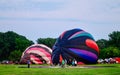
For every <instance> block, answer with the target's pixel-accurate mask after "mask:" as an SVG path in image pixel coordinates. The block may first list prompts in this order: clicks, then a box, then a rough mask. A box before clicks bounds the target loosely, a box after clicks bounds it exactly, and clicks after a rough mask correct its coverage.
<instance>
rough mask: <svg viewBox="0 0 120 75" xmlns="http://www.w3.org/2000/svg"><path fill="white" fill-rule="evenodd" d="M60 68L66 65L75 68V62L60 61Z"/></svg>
mask: <svg viewBox="0 0 120 75" xmlns="http://www.w3.org/2000/svg"><path fill="white" fill-rule="evenodd" d="M59 65H60V66H61V67H65V66H66V65H68V66H77V61H76V60H75V59H73V60H71V59H69V60H68V61H67V60H62V62H60V64H59Z"/></svg>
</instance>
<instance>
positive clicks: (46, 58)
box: [20, 44, 52, 64]
mask: <svg viewBox="0 0 120 75" xmlns="http://www.w3.org/2000/svg"><path fill="white" fill-rule="evenodd" d="M51 53H52V50H51V49H50V48H49V47H47V46H45V45H43V44H34V45H32V46H30V47H28V48H27V49H26V50H25V51H24V52H23V54H22V56H21V61H20V62H21V63H26V62H27V60H30V61H31V62H32V63H35V64H43V62H46V63H47V64H50V62H51Z"/></svg>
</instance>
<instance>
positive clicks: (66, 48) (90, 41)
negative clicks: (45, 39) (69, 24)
mask: <svg viewBox="0 0 120 75" xmlns="http://www.w3.org/2000/svg"><path fill="white" fill-rule="evenodd" d="M98 54H99V48H98V46H97V44H96V43H95V40H94V38H93V36H92V35H91V34H90V33H88V32H85V31H84V30H82V29H72V30H68V31H65V32H63V33H62V34H61V35H60V36H59V38H58V39H57V41H56V43H55V44H54V46H53V52H52V62H53V64H58V63H59V60H60V56H62V58H63V59H66V60H67V61H69V60H73V59H76V60H77V62H82V63H84V64H94V63H96V62H97V60H98Z"/></svg>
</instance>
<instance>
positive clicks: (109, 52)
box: [99, 46, 120, 58]
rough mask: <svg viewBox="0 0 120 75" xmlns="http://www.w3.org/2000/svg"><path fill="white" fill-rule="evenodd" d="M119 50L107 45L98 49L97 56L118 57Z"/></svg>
mask: <svg viewBox="0 0 120 75" xmlns="http://www.w3.org/2000/svg"><path fill="white" fill-rule="evenodd" d="M119 56H120V51H119V49H118V48H117V47H112V46H111V47H107V48H104V49H101V50H100V55H99V58H110V57H119Z"/></svg>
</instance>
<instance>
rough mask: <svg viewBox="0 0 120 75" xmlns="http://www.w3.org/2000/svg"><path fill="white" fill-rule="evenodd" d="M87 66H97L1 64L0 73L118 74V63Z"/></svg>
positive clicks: (57, 74) (52, 74) (32, 74)
mask: <svg viewBox="0 0 120 75" xmlns="http://www.w3.org/2000/svg"><path fill="white" fill-rule="evenodd" d="M21 66H22V67H21ZM32 66H39V65H32ZM87 66H95V67H96V66H97V67H99V68H81V67H82V66H80V68H79V67H77V68H23V67H27V65H2V64H1V65H0V75H120V64H100V65H87ZM101 66H104V67H101Z"/></svg>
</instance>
